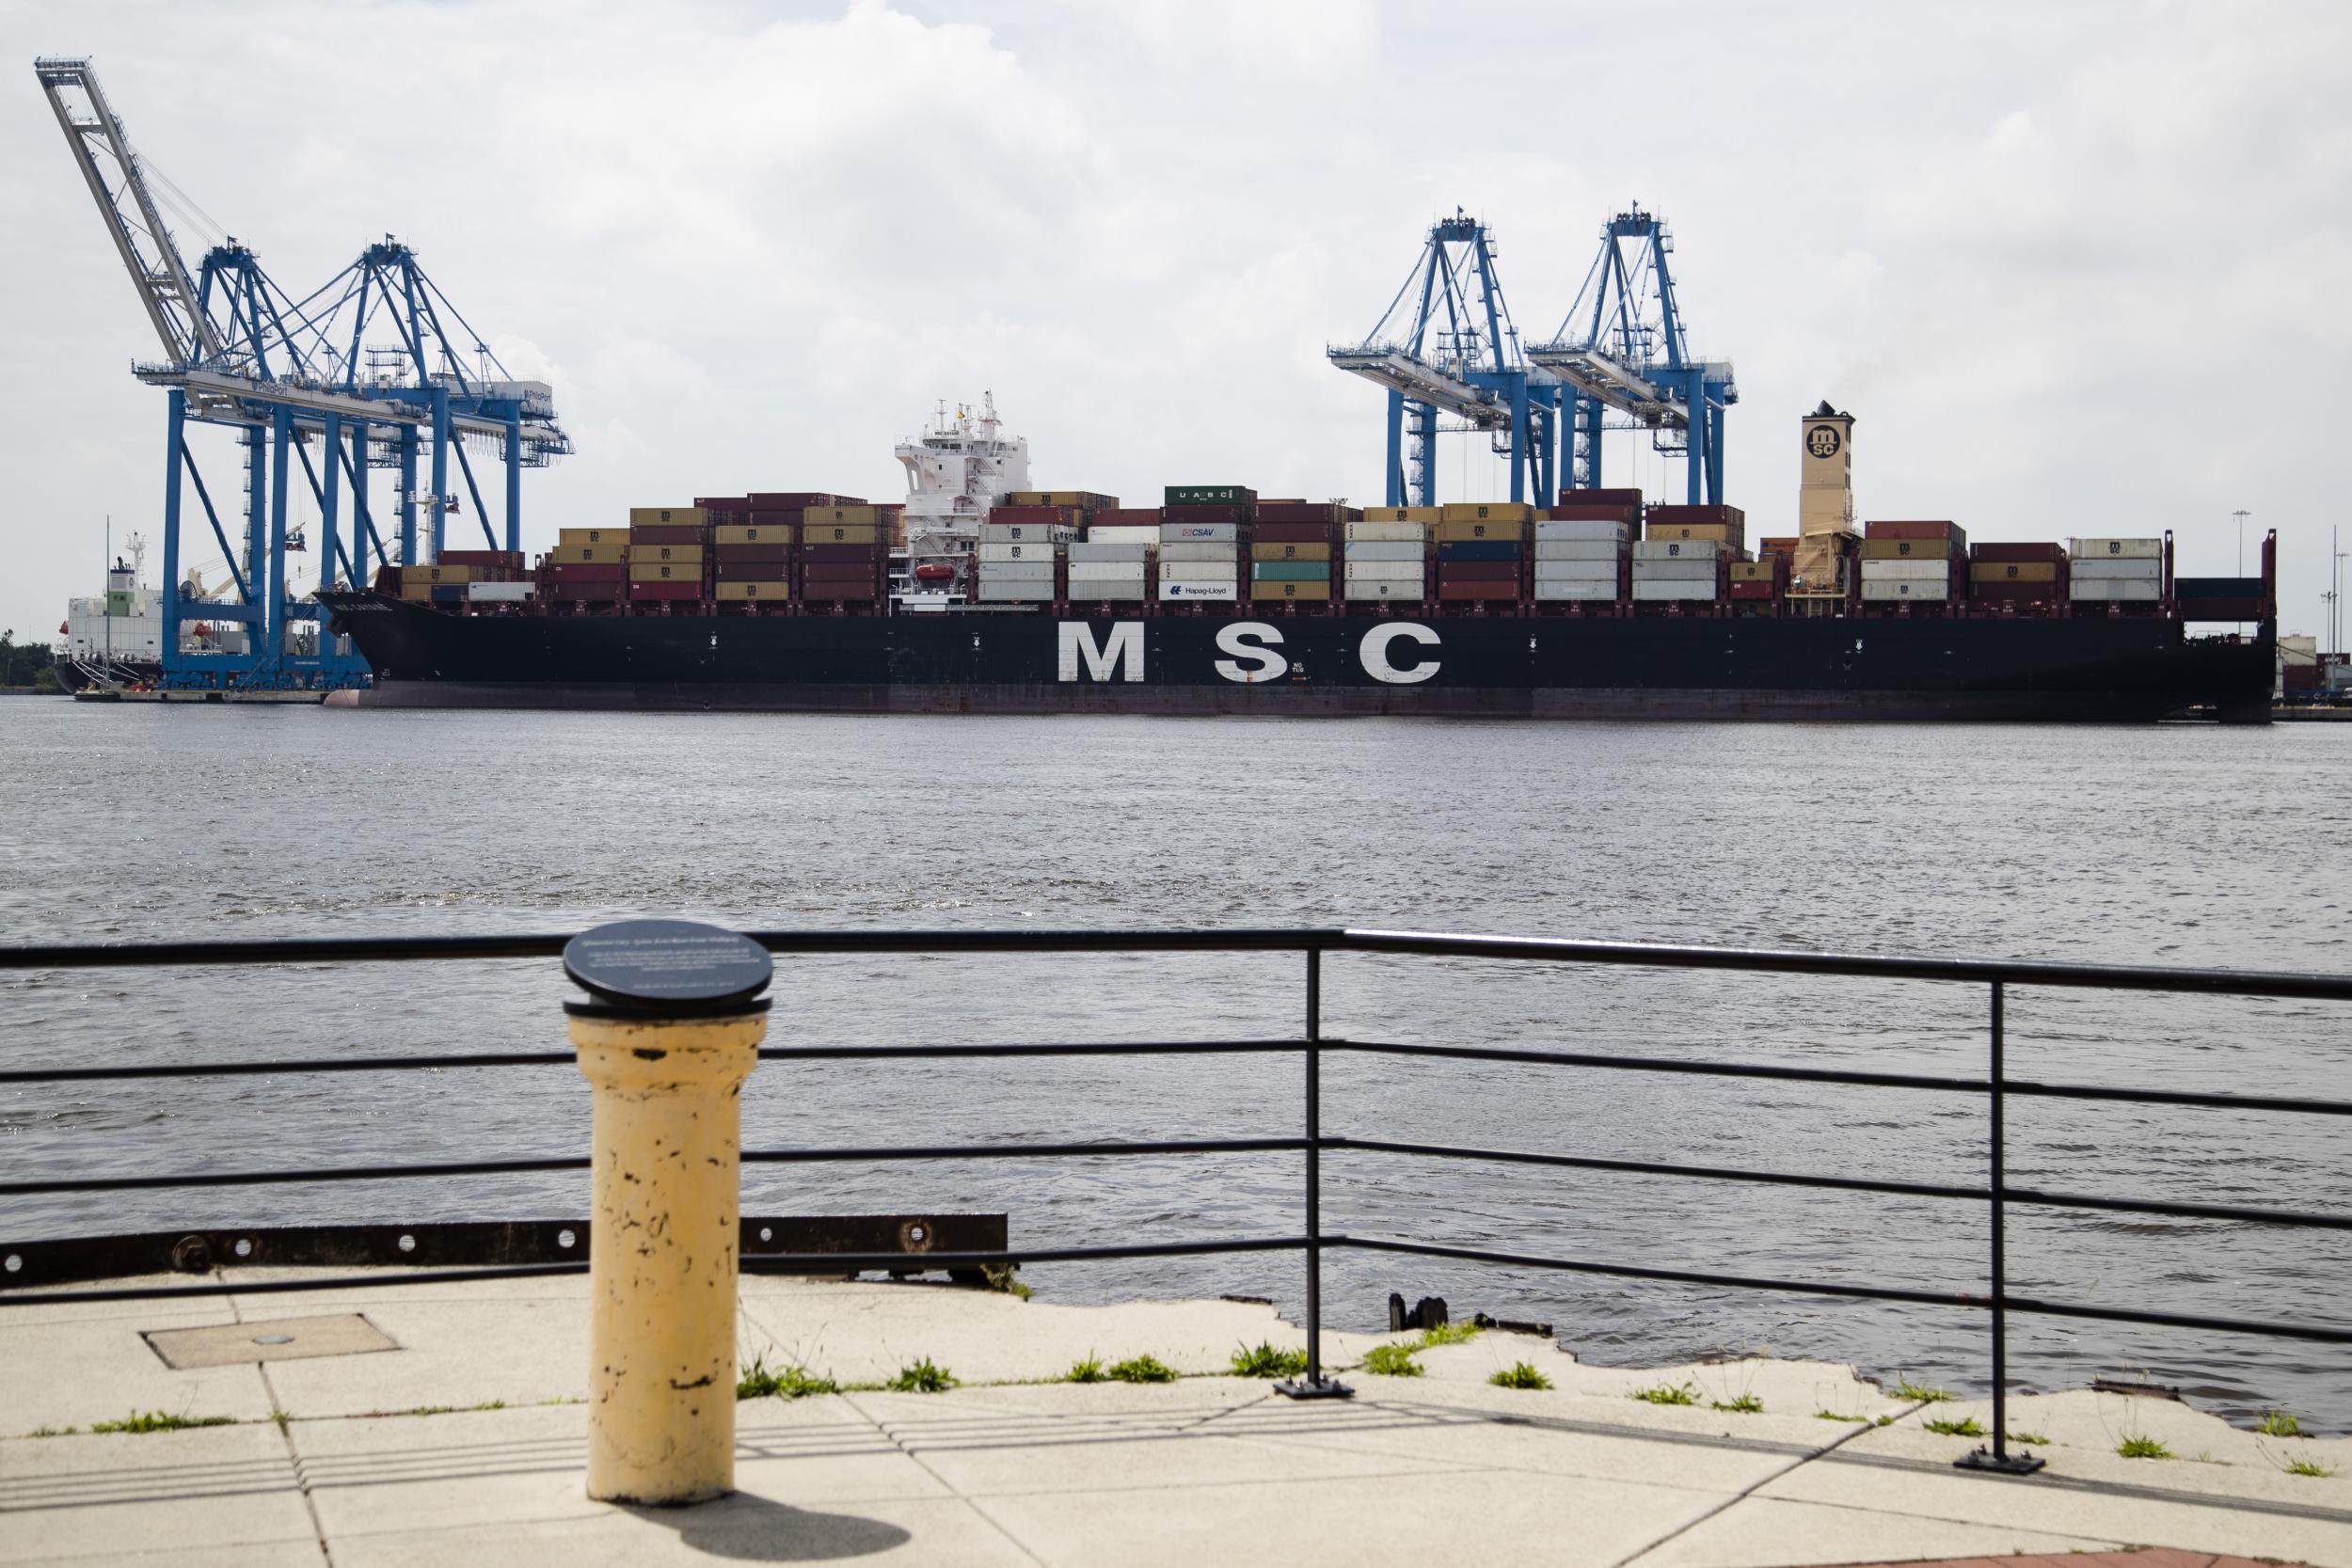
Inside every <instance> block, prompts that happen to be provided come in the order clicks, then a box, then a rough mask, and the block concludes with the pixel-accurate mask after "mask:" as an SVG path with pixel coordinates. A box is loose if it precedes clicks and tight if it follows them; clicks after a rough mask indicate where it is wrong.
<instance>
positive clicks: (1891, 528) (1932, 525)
mask: <svg viewBox="0 0 2352 1568" xmlns="http://www.w3.org/2000/svg"><path fill="white" fill-rule="evenodd" d="M1862 537H1864V538H1865V539H1949V540H1951V541H1952V542H1953V543H1954V544H1957V545H1961V546H1965V545H1966V544H1967V543H1968V531H1967V530H1966V529H1964V528H1962V527H1961V526H1960V525H1959V524H1957V523H1951V522H1927V523H1902V522H1897V523H1865V524H1863V525H1862Z"/></svg>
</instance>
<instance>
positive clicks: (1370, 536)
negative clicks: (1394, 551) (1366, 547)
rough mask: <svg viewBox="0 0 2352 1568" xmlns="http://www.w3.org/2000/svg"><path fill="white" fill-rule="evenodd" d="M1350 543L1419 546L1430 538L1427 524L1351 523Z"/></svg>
mask: <svg viewBox="0 0 2352 1568" xmlns="http://www.w3.org/2000/svg"><path fill="white" fill-rule="evenodd" d="M1346 528H1347V539H1348V543H1350V544H1354V543H1356V542H1357V541H1358V540H1362V541H1364V542H1365V543H1367V544H1379V545H1405V544H1419V543H1420V542H1421V541H1422V540H1424V539H1426V538H1428V537H1429V525H1428V524H1427V523H1349V524H1347V525H1346Z"/></svg>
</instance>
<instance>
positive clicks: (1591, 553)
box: [1535, 539, 1625, 561]
mask: <svg viewBox="0 0 2352 1568" xmlns="http://www.w3.org/2000/svg"><path fill="white" fill-rule="evenodd" d="M1624 556H1625V546H1623V545H1622V544H1615V543H1613V542H1611V541H1609V540H1607V539H1538V540H1536V541H1535V559H1536V560H1538V561H1619V560H1622V559H1624Z"/></svg>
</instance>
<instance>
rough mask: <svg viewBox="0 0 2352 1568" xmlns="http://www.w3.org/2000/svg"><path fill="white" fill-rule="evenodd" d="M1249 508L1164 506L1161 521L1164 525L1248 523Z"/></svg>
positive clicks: (1161, 511)
mask: <svg viewBox="0 0 2352 1568" xmlns="http://www.w3.org/2000/svg"><path fill="white" fill-rule="evenodd" d="M1248 520H1249V508H1248V507H1246V506H1163V507H1161V508H1160V521H1162V522H1164V523H1246V522H1248Z"/></svg>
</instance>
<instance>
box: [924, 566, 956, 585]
mask: <svg viewBox="0 0 2352 1568" xmlns="http://www.w3.org/2000/svg"><path fill="white" fill-rule="evenodd" d="M955 575H956V569H955V568H954V567H953V566H942V565H939V564H938V563H936V562H933V563H932V564H930V565H927V566H917V567H916V568H915V569H914V580H915V581H917V582H946V580H947V579H948V578H952V577H954V576H955Z"/></svg>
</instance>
